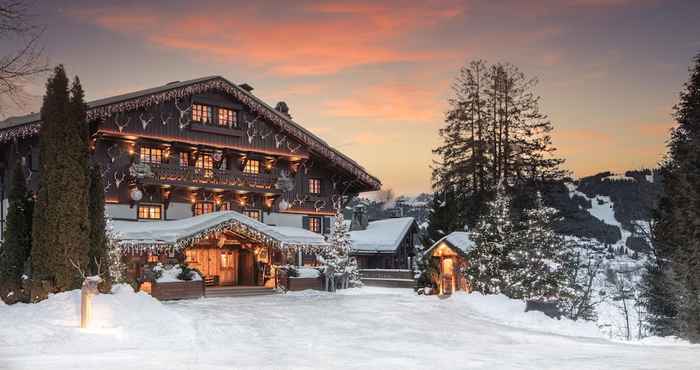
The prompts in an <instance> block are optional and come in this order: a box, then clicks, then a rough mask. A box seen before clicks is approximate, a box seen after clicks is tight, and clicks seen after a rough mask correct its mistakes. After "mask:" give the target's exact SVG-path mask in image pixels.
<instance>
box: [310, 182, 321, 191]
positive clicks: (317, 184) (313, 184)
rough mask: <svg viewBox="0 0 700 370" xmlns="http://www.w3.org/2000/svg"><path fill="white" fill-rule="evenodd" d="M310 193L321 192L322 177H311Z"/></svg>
mask: <svg viewBox="0 0 700 370" xmlns="http://www.w3.org/2000/svg"><path fill="white" fill-rule="evenodd" d="M309 193H311V194H321V180H320V179H309Z"/></svg>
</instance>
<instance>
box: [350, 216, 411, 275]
mask: <svg viewBox="0 0 700 370" xmlns="http://www.w3.org/2000/svg"><path fill="white" fill-rule="evenodd" d="M354 218H355V216H353V219H354ZM353 221H354V220H353ZM357 224H358V223H354V222H353V223H352V226H351V231H350V232H349V235H350V243H351V245H352V250H351V252H350V254H351V255H352V256H354V257H355V258H357V264H358V266H359V268H361V269H397V270H410V269H413V258H415V246H416V245H420V238H419V237H418V224H417V223H416V221H415V219H414V218H413V217H397V218H388V219H384V220H377V221H370V222H368V223H366V224H365V225H362V226H356V225H357ZM360 224H361V223H360Z"/></svg>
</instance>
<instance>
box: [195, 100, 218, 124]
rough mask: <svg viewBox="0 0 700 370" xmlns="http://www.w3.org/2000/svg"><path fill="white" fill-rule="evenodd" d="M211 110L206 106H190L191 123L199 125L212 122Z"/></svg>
mask: <svg viewBox="0 0 700 370" xmlns="http://www.w3.org/2000/svg"><path fill="white" fill-rule="evenodd" d="M212 116H213V114H212V109H211V107H210V106H208V105H202V104H192V121H194V122H199V123H211V122H212Z"/></svg>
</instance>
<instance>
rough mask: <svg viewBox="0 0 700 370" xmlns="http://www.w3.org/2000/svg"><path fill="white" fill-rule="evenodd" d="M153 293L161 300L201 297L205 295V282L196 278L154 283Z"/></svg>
mask: <svg viewBox="0 0 700 370" xmlns="http://www.w3.org/2000/svg"><path fill="white" fill-rule="evenodd" d="M151 295H152V296H153V297H155V298H157V299H158V300H161V301H167V300H172V299H192V298H201V297H203V296H204V282H203V281H202V280H196V281H176V282H168V283H154V284H153V285H152V287H151Z"/></svg>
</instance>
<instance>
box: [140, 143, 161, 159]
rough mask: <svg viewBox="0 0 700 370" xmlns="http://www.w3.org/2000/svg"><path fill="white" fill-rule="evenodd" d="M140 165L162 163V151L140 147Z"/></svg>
mask: <svg viewBox="0 0 700 370" xmlns="http://www.w3.org/2000/svg"><path fill="white" fill-rule="evenodd" d="M139 159H141V163H163V149H160V148H149V147H147V146H142V147H141V149H139Z"/></svg>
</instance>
